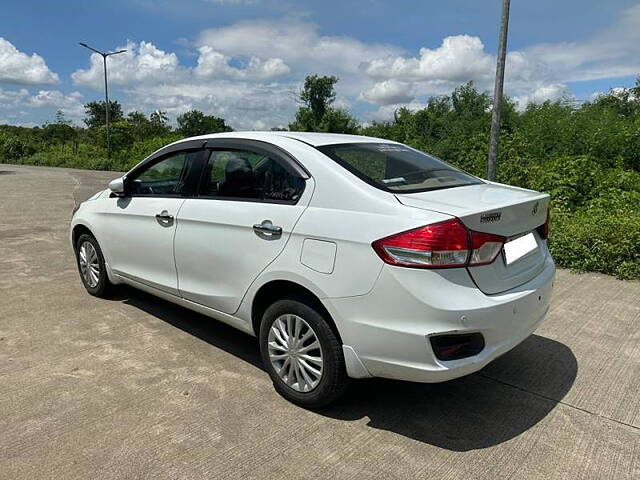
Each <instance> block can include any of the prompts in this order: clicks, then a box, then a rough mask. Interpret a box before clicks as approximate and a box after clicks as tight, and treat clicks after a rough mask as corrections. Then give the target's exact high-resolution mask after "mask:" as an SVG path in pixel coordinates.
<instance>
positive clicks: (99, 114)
mask: <svg viewBox="0 0 640 480" xmlns="http://www.w3.org/2000/svg"><path fill="white" fill-rule="evenodd" d="M104 107H105V102H103V101H93V102H89V103H87V104H85V106H84V112H85V115H86V117H85V119H84V123H85V124H86V125H87V127H89V128H97V127H100V126H101V125H105V124H106V123H107V122H106V118H105V115H106V112H105V108H104ZM122 119H123V115H122V105H120V103H119V102H118V101H117V100H109V123H116V122H119V121H120V120H122Z"/></svg>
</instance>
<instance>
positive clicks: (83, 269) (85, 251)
mask: <svg viewBox="0 0 640 480" xmlns="http://www.w3.org/2000/svg"><path fill="white" fill-rule="evenodd" d="M78 261H79V263H80V274H81V275H82V278H83V279H84V282H85V283H86V284H87V285H88V286H89V287H90V288H95V287H96V286H97V285H98V282H99V281H100V262H99V261H98V253H97V252H96V249H95V248H94V246H93V245H92V244H91V242H84V243H83V244H82V245H80V251H79V252H78Z"/></svg>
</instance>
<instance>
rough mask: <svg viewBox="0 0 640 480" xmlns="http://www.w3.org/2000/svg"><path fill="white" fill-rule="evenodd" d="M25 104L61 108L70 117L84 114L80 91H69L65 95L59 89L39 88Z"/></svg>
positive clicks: (75, 117)
mask: <svg viewBox="0 0 640 480" xmlns="http://www.w3.org/2000/svg"><path fill="white" fill-rule="evenodd" d="M26 105H27V106H29V107H35V108H42V107H50V108H55V109H56V110H62V111H63V112H64V113H65V114H66V115H68V116H69V117H71V118H72V119H79V118H80V117H82V116H83V115H84V106H83V103H82V94H81V93H80V92H71V93H70V94H68V95H65V94H64V93H62V92H61V91H60V90H40V91H39V92H38V93H37V94H35V95H33V96H31V97H29V98H28V99H27V101H26Z"/></svg>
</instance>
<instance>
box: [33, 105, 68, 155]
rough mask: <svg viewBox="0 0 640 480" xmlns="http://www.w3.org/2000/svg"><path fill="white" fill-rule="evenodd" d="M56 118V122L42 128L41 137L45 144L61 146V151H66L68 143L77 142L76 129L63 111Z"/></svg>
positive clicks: (57, 113) (58, 112) (59, 111)
mask: <svg viewBox="0 0 640 480" xmlns="http://www.w3.org/2000/svg"><path fill="white" fill-rule="evenodd" d="M55 118H56V121H55V122H53V123H46V124H45V125H43V126H42V131H41V133H40V136H41V138H42V139H43V140H44V141H45V142H47V143H50V144H56V145H59V146H60V149H61V150H64V147H65V145H66V144H67V143H69V142H74V141H75V140H76V138H77V134H76V129H75V128H73V127H72V126H71V122H70V121H69V120H67V119H66V118H65V116H64V112H63V111H62V110H58V111H57V112H56V117H55Z"/></svg>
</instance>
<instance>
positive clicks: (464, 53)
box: [362, 35, 494, 83]
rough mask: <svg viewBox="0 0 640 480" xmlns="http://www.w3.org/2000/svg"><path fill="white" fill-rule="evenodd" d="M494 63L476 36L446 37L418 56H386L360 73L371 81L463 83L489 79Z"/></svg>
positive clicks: (363, 67) (423, 49)
mask: <svg viewBox="0 0 640 480" xmlns="http://www.w3.org/2000/svg"><path fill="white" fill-rule="evenodd" d="M493 64H494V59H493V57H492V56H491V55H489V54H488V53H486V52H485V51H484V45H483V44H482V41H481V40H480V39H479V38H478V37H471V36H469V35H457V36H453V37H446V38H445V39H444V40H443V41H442V45H440V47H438V48H435V49H429V48H421V49H420V56H419V57H417V58H416V57H410V58H406V57H386V58H380V59H377V60H373V61H371V62H366V63H364V64H363V65H362V69H363V71H364V72H365V73H366V74H367V75H368V76H369V77H371V78H373V79H376V80H381V79H391V78H394V79H402V80H409V81H411V80H413V81H442V80H446V81H449V82H457V83H460V82H466V81H468V80H469V79H483V78H489V77H490V72H491V69H492V67H493Z"/></svg>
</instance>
